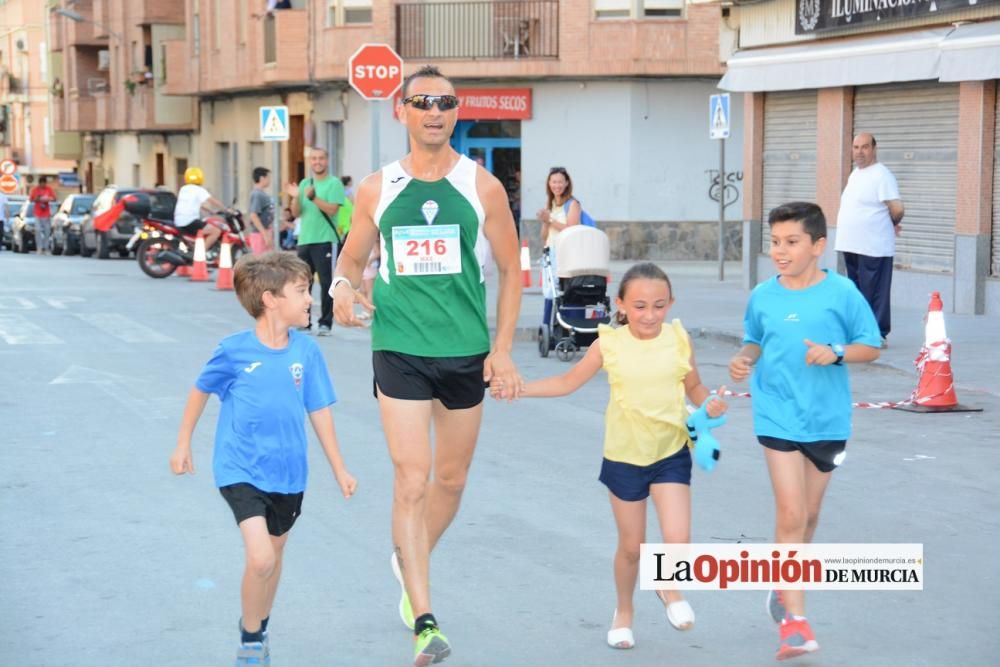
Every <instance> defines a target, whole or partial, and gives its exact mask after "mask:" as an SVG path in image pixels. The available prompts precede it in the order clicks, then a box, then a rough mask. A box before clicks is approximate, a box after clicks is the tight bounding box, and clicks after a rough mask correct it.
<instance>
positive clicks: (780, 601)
mask: <svg viewBox="0 0 1000 667" xmlns="http://www.w3.org/2000/svg"><path fill="white" fill-rule="evenodd" d="M767 613H768V614H770V615H771V620H772V621H774V622H775V623H781V621H782V620H783V619H784V618H785V597H784V596H783V595H782V594H781V591H774V590H771V591H768V592H767Z"/></svg>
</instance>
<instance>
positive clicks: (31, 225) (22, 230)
mask: <svg viewBox="0 0 1000 667" xmlns="http://www.w3.org/2000/svg"><path fill="white" fill-rule="evenodd" d="M10 227H11V229H10V245H11V250H13V251H14V252H28V251H29V250H35V249H37V248H38V246H37V244H36V241H35V205H34V204H32V203H31V202H30V201H27V200H25V201H24V202H22V204H21V210H19V211H18V212H17V214H15V215H14V220H13V222H12V224H11V226H10Z"/></svg>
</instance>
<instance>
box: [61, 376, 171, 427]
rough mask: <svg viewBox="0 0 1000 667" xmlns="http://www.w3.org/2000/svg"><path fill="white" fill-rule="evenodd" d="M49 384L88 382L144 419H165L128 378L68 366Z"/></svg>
mask: <svg viewBox="0 0 1000 667" xmlns="http://www.w3.org/2000/svg"><path fill="white" fill-rule="evenodd" d="M49 384H90V385H95V386H97V387H98V388H100V390H101V391H103V392H104V393H105V394H107V395H108V396H110V397H111V398H113V399H114V400H116V401H118V402H119V403H120V404H122V405H124V406H125V407H126V408H128V409H129V410H131V411H132V412H133V413H135V414H136V416H138V417H141V418H144V419H166V418H167V417H166V415H165V414H163V413H162V412H161V411H160V410H159V409H158V408H157V407H156V405H155V404H154V403H153V402H152V401H150V400H148V399H145V398H143V397H142V392H141V391H139V390H137V389H136V388H135V386H134V383H132V384H133V386H131V387H130V386H129V384H130V382H129V378H127V377H125V376H122V375H116V374H115V373H108V372H106V371H99V370H95V369H93V368H85V367H84V366H75V365H74V366H70V367H69V368H67V369H66V370H65V371H63V373H62V374H60V375H59V377H57V378H54V379H52V380H50V381H49Z"/></svg>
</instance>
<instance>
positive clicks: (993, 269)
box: [990, 95, 1000, 276]
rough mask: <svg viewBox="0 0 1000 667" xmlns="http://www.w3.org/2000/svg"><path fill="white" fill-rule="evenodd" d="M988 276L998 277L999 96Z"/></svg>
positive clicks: (999, 99)
mask: <svg viewBox="0 0 1000 667" xmlns="http://www.w3.org/2000/svg"><path fill="white" fill-rule="evenodd" d="M990 275H994V276H1000V95H997V111H996V125H995V127H994V130H993V241H992V249H991V251H990Z"/></svg>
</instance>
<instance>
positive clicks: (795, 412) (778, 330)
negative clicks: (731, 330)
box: [743, 270, 882, 442]
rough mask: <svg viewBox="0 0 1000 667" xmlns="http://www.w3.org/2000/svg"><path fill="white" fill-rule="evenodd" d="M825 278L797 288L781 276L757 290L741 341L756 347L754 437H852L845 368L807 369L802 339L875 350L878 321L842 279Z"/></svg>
mask: <svg viewBox="0 0 1000 667" xmlns="http://www.w3.org/2000/svg"><path fill="white" fill-rule="evenodd" d="M824 273H826V278H825V279H824V280H822V281H820V282H818V283H816V284H815V285H812V286H811V287H807V288H806V289H801V290H791V289H786V288H785V287H784V286H782V284H781V282H780V281H779V279H778V276H775V277H773V278H771V279H770V280H768V281H766V282H763V283H761V284H759V285H757V287H755V288H754V290H753V292H752V293H751V294H750V301H749V303H747V309H746V315H745V316H744V319H743V332H744V333H743V342H744V343H756V344H757V345H759V346H760V348H761V354H760V359H759V360H758V361H757V364H756V365H755V366H754V369H753V373H752V374H751V376H750V392H751V395H752V396H753V398H752V399H751V400H752V407H753V428H754V433H755V434H756V435H766V436H770V437H772V438H781V439H783V440H793V441H795V442H815V441H817V440H847V439H848V438H849V437H850V435H851V385H850V379H849V377H848V373H847V366H846V364H845V365H840V366H834V365H831V366H807V365H806V348H807V346H806V344H805V343H804V342H803V341H804V340H805V339H806V338H808V339H809V340H811V341H812V342H814V343H819V344H821V345H826V344H841V345H848V344H852V343H860V344H862V345H870V346H872V347H879V345H880V344H881V341H882V339H881V336H880V335H879V329H878V323H877V322H876V321H875V315H873V314H872V309H871V307H870V306H869V305H868V302H867V301H865V298H864V297H863V296H862V295H861V292H859V291H858V288H857V287H855V286H854V283H852V282H851V281H850V280H848V279H847V278H845V277H843V276H841V275H838V274H836V273H830V272H828V271H826V270H824Z"/></svg>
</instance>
